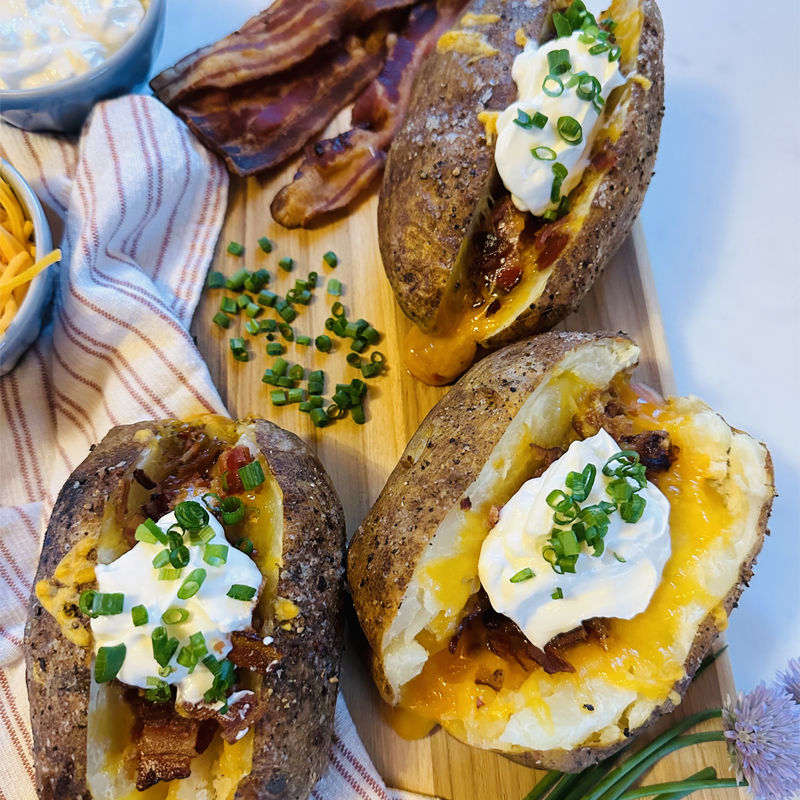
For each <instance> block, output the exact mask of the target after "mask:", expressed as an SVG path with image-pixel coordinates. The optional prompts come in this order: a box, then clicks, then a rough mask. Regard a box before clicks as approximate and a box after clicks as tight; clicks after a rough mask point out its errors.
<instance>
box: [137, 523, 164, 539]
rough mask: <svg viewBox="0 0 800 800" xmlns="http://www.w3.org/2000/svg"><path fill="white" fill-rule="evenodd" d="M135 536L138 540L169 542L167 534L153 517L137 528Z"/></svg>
mask: <svg viewBox="0 0 800 800" xmlns="http://www.w3.org/2000/svg"><path fill="white" fill-rule="evenodd" d="M134 538H135V539H136V541H137V542H148V543H149V544H155V543H156V542H161V544H166V543H167V537H166V534H165V533H164V531H162V530H161V528H159V527H158V525H156V523H155V522H153V520H151V519H146V520H145V521H144V522H143V523H142V524H141V525H139V526H138V527H137V528H136V533H135V534H134Z"/></svg>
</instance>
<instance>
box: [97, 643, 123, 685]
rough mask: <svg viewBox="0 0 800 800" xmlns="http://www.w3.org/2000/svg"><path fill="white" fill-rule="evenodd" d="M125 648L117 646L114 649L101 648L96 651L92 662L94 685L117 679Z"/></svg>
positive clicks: (120, 645)
mask: <svg viewBox="0 0 800 800" xmlns="http://www.w3.org/2000/svg"><path fill="white" fill-rule="evenodd" d="M126 651H127V650H126V647H125V645H124V644H118V645H115V646H114V647H101V648H100V649H99V650H98V651H97V658H96V659H95V662H94V679H95V682H96V683H108V682H109V681H112V680H114V678H116V677H117V673H118V672H119V671H120V669H122V664H123V662H124V661H125V653H126Z"/></svg>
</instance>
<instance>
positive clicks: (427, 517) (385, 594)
mask: <svg viewBox="0 0 800 800" xmlns="http://www.w3.org/2000/svg"><path fill="white" fill-rule="evenodd" d="M608 338H611V339H614V340H616V341H619V342H630V340H629V339H628V338H627V337H626V336H625V335H624V334H613V333H572V332H569V333H564V332H558V333H550V334H548V335H546V336H537V337H533V338H531V339H526V340H524V341H521V342H517V344H514V345H511V346H510V347H506V348H505V349H503V350H500V351H498V352H496V353H493V354H492V355H490V356H487V357H486V358H485V359H484V360H483V361H481V362H479V363H478V364H476V365H475V366H474V367H473V368H472V369H471V370H470V371H469V372H467V374H466V375H464V376H463V377H462V378H461V380H459V381H458V383H456V384H455V386H453V388H452V389H451V390H450V391H449V392H448V393H447V394H446V395H445V396H444V397H443V398H442V399H441V400H440V401H439V402H438V403H437V404H436V405H435V406H434V408H433V409H432V410H431V412H430V413H429V414H428V416H427V417H426V418H425V420H424V421H423V423H422V424H421V425H420V427H419V429H418V430H417V432H416V433H415V434H414V436H413V437H412V438H411V441H410V442H409V443H408V446H407V447H406V449H405V451H404V452H403V455H402V457H401V458H400V461H399V463H398V464H397V466H396V467H395V468H394V470H393V471H392V474H391V475H390V476H389V480H388V481H387V483H386V486H385V487H384V489H383V491H382V492H381V494H380V496H379V497H378V499H377V500H376V501H375V504H374V505H373V507H372V509H371V510H370V511H369V513H368V514H367V516H366V518H365V519H364V521H363V522H362V523H361V525H360V526H359V528H358V530H357V531H356V533H355V535H354V536H353V539H352V541H351V543H350V549H349V551H348V554H347V578H348V582H349V584H350V587H351V592H352V595H353V603H354V605H355V609H356V613H357V614H358V619H359V622H360V623H361V627H362V628H363V629H364V633H365V634H366V636H367V639H368V640H369V643H370V646H371V647H372V650H373V653H379V652H380V648H381V642H382V641H383V636H384V634H385V633H386V631H387V630H388V628H389V626H390V625H391V623H392V620H393V619H394V617H395V616H396V614H397V611H398V609H399V608H400V603H401V601H402V599H403V596H404V595H405V592H406V588H407V587H408V584H409V581H410V580H411V576H412V575H413V573H414V567H415V566H416V563H417V561H418V560H419V558H420V556H421V554H422V551H423V550H424V549H425V547H426V546H427V544H428V542H429V541H430V540H431V538H432V537H433V534H434V533H435V532H436V529H437V527H438V526H439V523H441V521H442V520H443V519H444V517H445V515H446V514H447V512H448V511H449V510H450V509H451V508H452V507H453V505H454V504H455V503H456V501H457V500H458V498H459V497H461V495H462V494H463V493H464V492H465V491H466V489H467V488H468V487H469V486H470V484H471V483H472V481H473V480H474V479H475V476H476V475H477V474H478V473H479V472H480V470H481V468H482V467H483V465H484V464H485V463H486V461H487V460H488V458H489V456H490V455H491V453H492V450H494V448H495V445H496V444H497V443H498V442H499V441H500V438H501V437H502V435H503V433H504V432H505V430H506V428H507V427H508V425H509V423H510V422H511V420H512V419H513V418H514V416H515V415H516V413H517V411H518V410H519V409H520V408H521V407H522V405H523V404H524V403H525V401H526V400H527V399H528V397H530V395H531V394H532V393H533V392H534V391H535V390H536V388H537V387H538V386H539V385H540V384H541V383H542V381H543V380H544V379H545V377H546V376H547V374H548V372H549V371H550V370H551V369H552V368H553V367H554V366H555V365H556V364H557V363H558V362H559V361H561V359H562V358H564V356H565V355H567V353H569V352H571V351H572V350H576V349H577V348H579V347H580V346H582V345H585V344H587V343H589V342H595V341H600V340H603V339H608ZM440 476H441V477H440ZM372 671H373V677H374V678H375V682H376V683H377V685H378V688H379V689H380V691H381V694H382V695H383V697H384V699H386V700H387V701H388V702H390V703H391V702H393V701H394V699H395V698H394V695H393V691H392V688H391V686H390V685H389V682H388V681H387V679H386V676H385V675H384V674H383V667H382V664H381V662H380V659H379V658H375V659H374V660H373V663H372Z"/></svg>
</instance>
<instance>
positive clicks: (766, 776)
mask: <svg viewBox="0 0 800 800" xmlns="http://www.w3.org/2000/svg"><path fill="white" fill-rule="evenodd" d="M722 723H723V726H724V728H725V737H726V739H727V740H728V755H729V757H730V760H731V766H732V767H733V769H734V771H735V772H736V779H737V780H738V781H740V782H741V781H742V780H743V779H745V780H747V782H748V783H749V784H750V792H751V793H754V794H755V796H756V798H758V800H785V798H790V797H792V796H793V795H795V794H797V793H798V792H800V705H797V704H795V703H793V702H792V698H791V697H789V695H788V694H787V693H786V692H785V691H783V690H782V689H779V688H775V687H773V688H767V687H766V686H765V685H764V684H763V683H760V684H759V685H758V686H756V688H755V689H753V691H752V692H750V694H743V693H741V692H740V693H739V697H738V698H736V699H735V700H732V699H731V698H730V697H728V699H727V700H726V702H725V705H724V707H723V709H722Z"/></svg>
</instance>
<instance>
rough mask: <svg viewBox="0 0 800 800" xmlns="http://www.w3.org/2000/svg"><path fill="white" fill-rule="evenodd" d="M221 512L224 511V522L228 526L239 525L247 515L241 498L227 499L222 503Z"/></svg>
mask: <svg viewBox="0 0 800 800" xmlns="http://www.w3.org/2000/svg"><path fill="white" fill-rule="evenodd" d="M220 510H221V511H222V521H223V522H224V523H225V524H226V525H238V524H239V523H240V522H241V521H242V520H243V519H244V515H245V514H246V513H247V509H246V508H245V507H244V503H243V502H242V499H241V498H240V497H226V498H225V499H224V500H223V501H222V503H220Z"/></svg>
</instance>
